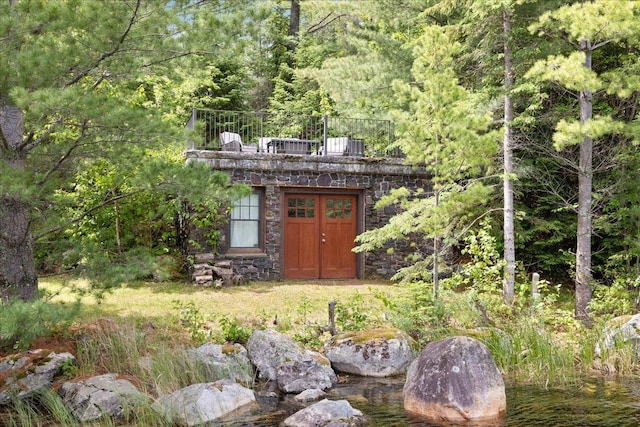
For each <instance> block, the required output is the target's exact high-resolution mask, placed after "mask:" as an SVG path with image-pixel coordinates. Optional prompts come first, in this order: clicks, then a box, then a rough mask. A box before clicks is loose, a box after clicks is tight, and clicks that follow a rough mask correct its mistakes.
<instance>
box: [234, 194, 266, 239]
mask: <svg viewBox="0 0 640 427" xmlns="http://www.w3.org/2000/svg"><path fill="white" fill-rule="evenodd" d="M260 199H261V192H259V191H257V190H254V192H253V193H251V194H249V195H248V196H245V197H243V198H242V199H240V200H238V201H236V202H235V203H234V204H233V208H232V209H231V218H230V220H229V249H258V248H259V247H260V243H261V242H260V240H261V239H260V208H261V206H260Z"/></svg>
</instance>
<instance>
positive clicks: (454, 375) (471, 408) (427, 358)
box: [403, 337, 507, 422]
mask: <svg viewBox="0 0 640 427" xmlns="http://www.w3.org/2000/svg"><path fill="white" fill-rule="evenodd" d="M403 397H404V409H405V410H406V411H407V412H410V413H411V414H414V415H416V416H419V417H421V418H426V419H430V420H434V421H447V422H465V421H490V420H495V419H497V418H500V417H502V416H503V415H504V414H505V413H506V410H507V400H506V396H505V388H504V381H503V379H502V375H501V374H500V371H499V370H498V367H497V366H496V364H495V361H494V360H493V357H492V356H491V353H490V352H489V349H488V348H487V347H486V346H485V345H484V344H482V343H481V342H480V341H478V340H475V339H473V338H469V337H453V338H446V339H443V340H440V341H434V342H431V343H429V344H428V345H427V346H426V347H425V348H424V350H422V353H420V355H419V356H418V358H417V359H416V360H415V361H414V362H413V363H412V364H411V366H410V367H409V370H408V372H407V379H406V382H405V385H404V389H403Z"/></svg>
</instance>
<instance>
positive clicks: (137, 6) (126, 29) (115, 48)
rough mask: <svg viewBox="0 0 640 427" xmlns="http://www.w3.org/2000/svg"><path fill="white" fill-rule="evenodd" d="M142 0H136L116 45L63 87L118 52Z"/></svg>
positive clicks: (80, 77) (134, 21) (71, 83)
mask: <svg viewBox="0 0 640 427" xmlns="http://www.w3.org/2000/svg"><path fill="white" fill-rule="evenodd" d="M141 1H142V0H138V1H136V5H135V7H134V8H133V14H132V15H131V19H129V24H128V25H127V28H125V30H124V32H123V33H122V35H121V36H120V39H119V40H118V42H117V44H116V46H115V47H114V48H113V49H111V50H110V51H108V52H104V53H103V54H102V55H100V57H98V59H96V61H95V62H94V63H93V65H91V66H89V67H88V68H86V69H84V70H83V71H81V72H79V73H77V74H76V75H75V76H74V77H73V78H72V79H71V80H69V81H68V82H67V83H66V84H65V85H64V87H65V88H66V87H69V86H72V85H74V84H76V83H78V82H79V81H80V80H82V79H83V78H84V77H86V76H87V75H89V73H90V72H91V71H93V70H94V69H96V68H98V66H99V65H100V64H101V63H102V62H104V61H105V60H106V59H108V58H110V57H112V56H113V55H115V54H116V53H118V52H119V51H120V50H121V48H122V45H123V44H124V42H125V41H126V39H127V36H128V35H129V32H130V31H131V29H132V28H133V25H134V24H135V23H136V21H137V17H138V12H139V10H140V3H141Z"/></svg>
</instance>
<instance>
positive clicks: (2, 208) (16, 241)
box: [0, 97, 38, 302]
mask: <svg viewBox="0 0 640 427" xmlns="http://www.w3.org/2000/svg"><path fill="white" fill-rule="evenodd" d="M2 101H3V100H2V99H1V97H0V161H1V162H3V163H4V164H5V166H7V167H9V168H15V169H22V168H24V154H23V153H22V152H21V150H20V147H21V144H22V137H23V133H24V130H23V129H24V126H23V122H22V111H20V110H19V109H18V108H15V107H11V106H8V105H6V104H4V103H3V102H2ZM30 223H31V210H30V206H29V204H28V203H27V202H26V201H24V200H23V199H22V198H21V196H19V195H11V194H2V195H0V297H1V298H2V301H3V302H7V301H8V300H10V299H11V298H14V297H19V298H21V299H23V300H25V301H29V300H32V299H34V298H36V297H37V296H38V276H37V275H36V268H35V261H34V258H33V245H32V239H31V233H30V230H29V227H30Z"/></svg>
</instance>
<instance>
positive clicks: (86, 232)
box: [0, 0, 640, 318]
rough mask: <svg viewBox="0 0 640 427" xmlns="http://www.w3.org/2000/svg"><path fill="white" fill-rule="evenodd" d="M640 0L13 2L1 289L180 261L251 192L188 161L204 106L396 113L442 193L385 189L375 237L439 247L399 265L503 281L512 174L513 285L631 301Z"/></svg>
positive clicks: (19, 291)
mask: <svg viewBox="0 0 640 427" xmlns="http://www.w3.org/2000/svg"><path fill="white" fill-rule="evenodd" d="M639 12H640V5H639V4H638V2H635V1H623V2H620V1H594V2H590V1H587V2H582V1H579V2H567V1H555V0H544V1H535V0H530V1H529V0H519V1H516V0H443V1H435V0H377V1H349V0H343V1H314V0H289V1H268V0H264V1H245V0H218V1H207V0H202V1H171V2H166V1H157V2H156V1H134V0H131V1H118V2H98V1H95V2H94V1H88V2H57V1H48V2H47V1H15V2H4V3H3V4H2V5H1V6H0V57H2V61H0V129H2V139H1V140H0V174H1V175H0V176H2V180H1V182H0V196H1V197H0V231H1V233H0V254H1V256H0V261H1V262H0V285H1V287H2V295H3V299H5V300H7V299H9V298H10V297H12V296H15V295H18V296H21V297H23V298H26V299H28V298H31V297H33V295H34V289H37V275H38V274H50V273H62V272H67V273H75V274H77V275H81V276H83V277H85V278H87V279H88V280H89V281H90V283H91V284H93V286H94V289H95V290H96V291H101V290H103V289H106V288H108V287H109V286H110V285H114V284H117V283H121V282H123V281H127V280H134V279H139V278H149V277H154V278H156V279H166V278H168V277H171V276H172V274H176V273H177V272H179V271H180V270H181V269H183V268H184V266H185V265H186V263H187V259H186V258H185V256H186V253H185V251H186V247H187V244H188V241H189V237H190V236H189V235H188V232H187V230H188V228H189V224H195V225H197V226H199V227H202V228H203V229H205V230H207V232H208V234H207V238H208V239H209V240H210V242H211V243H213V244H215V243H216V241H217V239H218V235H217V231H216V230H217V229H218V228H219V226H220V225H221V224H222V222H223V221H224V218H225V215H226V209H228V205H229V203H230V202H231V201H232V200H234V199H235V198H237V197H239V196H241V195H243V194H246V192H247V190H248V189H247V188H245V187H242V186H231V185H229V182H228V178H227V177H226V176H224V175H222V174H218V173H213V174H212V173H211V171H209V170H206V168H201V167H198V166H197V165H192V166H190V167H184V165H183V158H182V155H181V152H182V150H183V149H184V147H185V145H184V141H185V135H184V125H185V123H186V122H187V120H188V118H189V116H190V114H191V110H192V109H193V108H208V109H222V110H236V111H258V110H265V111H269V112H271V113H275V114H277V113H278V112H282V111H287V112H294V113H298V114H308V115H324V114H329V115H334V116H343V117H358V118H376V119H390V120H393V122H394V123H395V124H396V137H397V145H398V147H399V148H400V149H401V150H403V152H404V153H405V154H406V158H407V160H408V161H409V162H411V163H413V164H418V163H423V162H426V163H427V164H428V165H430V166H432V170H433V172H434V189H433V190H434V191H433V193H430V194H429V195H428V196H429V197H424V196H425V195H424V194H421V193H420V192H418V193H411V192H409V191H407V190H404V191H400V192H397V193H393V194H390V195H389V196H388V197H387V198H385V200H383V203H395V204H400V205H402V206H403V211H404V213H403V214H401V216H400V217H399V218H398V220H397V221H395V222H392V224H390V226H388V227H385V228H383V229H380V230H371V231H368V232H367V233H365V235H363V236H361V237H360V240H359V243H360V250H373V249H376V248H379V247H381V246H384V243H385V242H386V241H388V240H389V239H409V240H411V239H427V240H430V241H434V242H438V243H439V247H437V248H436V249H437V251H436V256H435V257H434V256H433V255H434V254H433V253H424V254H423V253H416V254H415V259H414V260H412V261H413V265H412V267H410V268H408V269H405V270H403V271H400V272H399V273H398V275H397V278H398V279H404V280H408V281H411V280H414V281H415V280H425V281H433V278H434V277H436V278H437V277H438V274H439V273H438V271H441V270H438V268H437V267H438V266H439V265H441V264H442V266H441V268H445V264H446V262H445V261H448V262H451V261H455V262H464V261H469V260H473V261H474V262H475V264H476V265H477V264H478V263H479V262H484V263H485V264H486V265H487V266H490V267H493V268H494V271H495V273H496V274H495V276H494V277H493V278H494V279H495V280H496V282H495V283H494V284H493V285H494V286H496V287H498V288H500V287H502V286H503V284H502V281H503V276H504V274H505V271H509V270H508V269H507V268H506V267H507V265H508V262H507V263H505V261H504V257H503V256H502V254H503V253H504V250H505V244H504V243H503V242H505V243H506V244H507V245H508V244H509V243H507V242H508V241H509V240H508V239H505V238H504V236H505V235H504V232H505V227H504V225H505V223H504V221H505V219H504V218H505V217H504V215H503V214H504V206H505V195H504V194H505V193H504V192H503V185H505V182H507V181H510V182H511V183H512V185H513V201H514V206H513V210H512V213H513V232H512V237H513V238H512V242H513V245H514V249H515V260H514V261H515V266H514V270H513V271H514V273H513V275H515V278H516V279H517V282H519V283H524V282H527V281H528V279H527V275H528V274H530V273H533V272H537V273H539V274H540V275H541V276H542V277H543V278H544V279H546V280H547V281H549V282H551V283H554V284H557V285H559V286H561V287H562V288H563V289H566V290H571V291H574V290H580V289H582V290H583V291H584V292H583V294H582V296H581V297H580V298H582V299H584V298H586V301H584V300H583V301H582V302H583V303H585V305H583V306H580V307H578V306H577V307H576V312H577V314H578V316H579V317H580V315H581V314H586V313H581V312H580V311H581V310H586V304H588V303H589V302H590V300H591V292H592V291H596V292H601V293H608V295H614V296H616V297H619V298H621V299H624V300H625V301H631V302H632V303H633V302H636V301H635V300H636V295H637V290H638V284H639V283H638V277H639V275H638V273H639V271H638V269H639V268H640V263H639V261H640V258H639V257H640V240H639V239H640V206H639V204H638V201H639V200H638V198H639V197H640V193H639V192H638V191H637V188H638V185H639V184H640V168H639V166H640V154H639V153H638V147H637V138H638V129H637V114H638V112H637V107H638V93H639V92H638V89H639V88H640V77H638V76H640V72H639V71H640V60H639V59H638V58H640V56H639V55H638V49H639V47H640V15H639ZM507 23H508V24H509V26H508V27H507V26H506V24H507ZM506 46H508V47H509V49H508V50H505V47H506ZM506 59H508V60H509V63H508V65H509V68H506V66H507V65H506V64H507V61H506ZM505 70H507V71H505ZM507 99H508V101H506V100H507ZM506 102H508V103H509V105H510V106H511V108H512V115H511V116H509V115H508V114H506V111H507V110H506V109H505V103H506ZM587 102H589V103H590V105H591V109H592V110H591V115H590V116H588V115H585V114H586V112H585V110H584V105H586V103H587ZM505 125H508V126H509V133H508V134H509V142H508V145H504V144H503V138H504V135H505V132H504V130H505ZM588 141H590V142H591V147H592V150H591V160H592V161H591V162H590V163H589V164H588V165H587V164H586V163H584V157H583V156H584V149H585V142H588ZM507 146H508V147H509V148H508V149H509V150H512V154H513V165H512V166H510V167H509V169H508V170H507V172H506V173H505V158H506V156H504V153H505V149H504V147H507ZM587 166H588V167H587ZM585 177H587V178H589V179H590V180H591V182H590V185H591V188H589V189H588V191H586V192H585V191H583V192H582V193H581V192H580V191H579V190H580V188H582V187H580V185H581V183H583V182H584V180H581V178H585ZM583 190H584V188H583ZM581 194H582V195H584V194H589V197H590V198H589V200H588V201H585V199H584V198H583V197H580V195H581ZM579 218H582V220H581V221H582V222H581V223H580V221H579ZM587 220H588V221H587ZM585 221H587V222H585ZM585 233H587V234H588V236H586V239H587V240H585ZM580 236H582V238H583V240H582V241H583V242H584V241H588V242H589V245H590V246H589V247H588V248H586V249H585V248H584V247H582V248H580V247H577V246H576V242H577V241H579V237H580ZM577 252H578V253H577ZM496 254H498V255H497V256H496ZM585 254H586V255H588V263H587V264H583V263H584V261H585V257H584V256H585ZM577 255H579V256H577ZM16 260H17V261H16ZM581 263H582V264H581ZM576 264H578V265H576ZM16 265H18V266H19V267H20V268H13V267H12V266H16ZM434 266H435V267H436V269H435V270H434ZM434 272H435V273H434ZM463 282H464V281H463ZM463 282H461V283H460V286H469V284H468V283H463ZM25 290H26V291H25ZM587 317H588V316H587ZM585 318H586V317H585Z"/></svg>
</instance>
